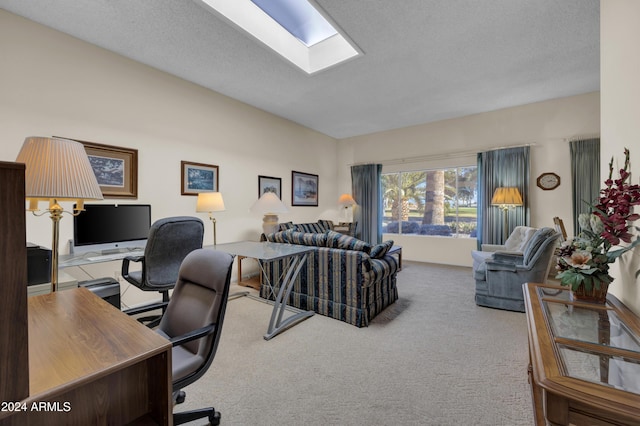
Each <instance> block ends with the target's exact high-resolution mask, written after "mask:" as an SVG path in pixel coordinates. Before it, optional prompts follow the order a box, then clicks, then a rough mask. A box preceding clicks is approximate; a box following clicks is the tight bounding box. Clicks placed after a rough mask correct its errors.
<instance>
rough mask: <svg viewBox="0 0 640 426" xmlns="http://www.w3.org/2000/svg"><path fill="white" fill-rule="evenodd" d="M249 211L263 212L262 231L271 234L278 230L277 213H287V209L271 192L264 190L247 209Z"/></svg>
mask: <svg viewBox="0 0 640 426" xmlns="http://www.w3.org/2000/svg"><path fill="white" fill-rule="evenodd" d="M249 211H250V212H251V213H259V214H263V215H264V218H263V219H262V231H263V232H264V233H265V234H271V233H273V232H276V231H277V230H278V214H279V213H288V212H289V209H288V208H287V206H285V205H284V203H283V202H282V201H281V200H280V198H278V196H277V195H276V194H274V193H273V192H265V193H264V194H262V196H261V197H260V198H258V201H256V202H255V203H253V206H251V208H250V209H249Z"/></svg>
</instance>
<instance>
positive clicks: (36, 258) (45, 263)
mask: <svg viewBox="0 0 640 426" xmlns="http://www.w3.org/2000/svg"><path fill="white" fill-rule="evenodd" d="M48 282H51V250H49V249H46V248H44V247H40V246H37V245H35V244H31V243H27V285H34V284H42V283H48Z"/></svg>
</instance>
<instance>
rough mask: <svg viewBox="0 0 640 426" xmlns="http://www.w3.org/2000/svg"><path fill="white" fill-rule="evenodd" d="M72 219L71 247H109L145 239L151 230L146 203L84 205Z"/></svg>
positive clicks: (149, 210)
mask: <svg viewBox="0 0 640 426" xmlns="http://www.w3.org/2000/svg"><path fill="white" fill-rule="evenodd" d="M84 208H85V211H83V212H81V213H80V214H79V215H77V216H75V217H74V221H73V245H74V246H76V247H80V246H89V245H104V244H107V245H110V246H111V247H110V248H118V247H119V246H120V245H119V244H118V243H125V242H133V241H140V240H146V239H147V237H148V236H149V228H151V206H150V205H149V204H85V205H84Z"/></svg>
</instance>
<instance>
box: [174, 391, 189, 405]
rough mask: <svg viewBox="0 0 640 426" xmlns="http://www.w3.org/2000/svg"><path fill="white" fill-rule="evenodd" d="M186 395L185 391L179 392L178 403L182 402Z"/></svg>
mask: <svg viewBox="0 0 640 426" xmlns="http://www.w3.org/2000/svg"><path fill="white" fill-rule="evenodd" d="M186 397H187V394H186V393H184V391H180V392H178V395H176V404H182V403H183V402H184V400H185V398H186Z"/></svg>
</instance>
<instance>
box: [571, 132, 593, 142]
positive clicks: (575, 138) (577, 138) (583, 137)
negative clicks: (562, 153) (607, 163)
mask: <svg viewBox="0 0 640 426" xmlns="http://www.w3.org/2000/svg"><path fill="white" fill-rule="evenodd" d="M586 139H600V134H599V133H590V134H586V135H576V136H570V137H568V138H564V141H565V142H572V141H583V140H586Z"/></svg>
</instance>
